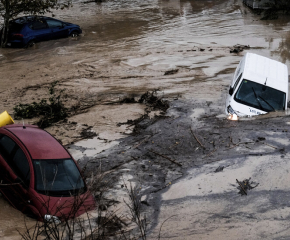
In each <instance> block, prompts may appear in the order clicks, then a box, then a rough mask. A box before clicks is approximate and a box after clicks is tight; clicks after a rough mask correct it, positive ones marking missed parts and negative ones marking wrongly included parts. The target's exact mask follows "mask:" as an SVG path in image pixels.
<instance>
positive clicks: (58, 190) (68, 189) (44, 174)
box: [33, 159, 85, 196]
mask: <svg viewBox="0 0 290 240" xmlns="http://www.w3.org/2000/svg"><path fill="white" fill-rule="evenodd" d="M33 165H34V170H35V171H34V172H35V190H36V191H37V192H39V193H42V194H45V195H49V196H71V195H76V194H81V193H83V192H84V191H85V184H84V181H83V179H82V176H81V174H80V172H79V169H78V168H77V166H76V164H75V162H74V161H73V160H72V159H64V160H34V161H33Z"/></svg>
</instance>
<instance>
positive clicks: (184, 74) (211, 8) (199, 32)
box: [0, 0, 290, 240]
mask: <svg viewBox="0 0 290 240" xmlns="http://www.w3.org/2000/svg"><path fill="white" fill-rule="evenodd" d="M54 14H55V18H58V19H61V20H64V21H67V22H72V23H75V24H78V25H80V26H81V27H82V30H83V34H82V35H81V36H79V37H78V38H77V39H60V40H55V41H49V42H41V43H37V44H36V45H35V46H34V47H33V48H29V49H0V79H1V81H0V89H1V90H0V91H1V96H0V101H1V105H0V106H1V109H2V110H3V111H4V110H7V111H8V112H9V113H11V115H12V113H13V107H14V106H15V105H16V104H18V103H31V102H33V101H39V100H40V99H42V98H43V97H46V96H48V90H47V89H48V86H49V84H50V83H51V82H53V81H59V84H58V85H57V87H58V88H59V89H66V90H65V94H66V98H67V100H66V104H67V106H74V105H79V106H81V107H82V108H83V109H84V111H83V112H82V113H78V114H77V115H74V114H72V116H70V118H69V119H68V122H63V123H60V124H56V125H55V126H52V127H49V128H48V129H47V130H48V131H49V132H51V133H52V134H53V135H54V136H55V137H56V138H57V139H59V140H61V141H62V143H63V144H65V145H67V146H69V147H70V151H71V153H72V154H73V156H74V157H75V158H76V159H77V160H82V159H84V158H85V159H87V158H95V157H97V156H98V154H99V153H101V152H102V153H101V154H103V155H106V157H107V156H109V155H110V154H112V156H115V155H114V154H116V155H117V152H118V151H119V150H120V149H121V147H120V146H121V145H120V146H119V148H118V149H117V150H118V151H117V150H114V149H113V148H114V146H118V144H119V143H120V141H121V140H120V139H126V137H127V136H128V134H130V133H131V132H132V129H133V127H131V128H130V127H128V126H124V125H121V126H120V125H117V124H118V123H124V122H126V121H127V120H130V119H137V118H138V117H140V116H141V115H142V114H144V111H145V108H146V107H145V106H144V105H142V104H139V103H134V104H122V105H120V104H119V102H120V99H123V98H124V97H140V95H141V94H143V93H145V92H146V91H148V90H154V89H160V91H161V94H162V95H164V97H165V98H166V99H168V100H169V101H170V102H171V108H170V110H169V112H168V114H167V117H172V119H174V120H175V118H176V119H177V118H178V117H179V116H184V118H186V119H187V120H186V121H185V120H184V122H182V123H181V124H177V125H176V126H175V125H174V124H175V122H174V121H173V120H172V121H173V122H174V123H173V124H172V125H170V124H171V123H167V122H166V121H167V120H166V119H165V120H164V122H162V123H163V124H164V128H163V125H161V123H160V125H158V127H156V129H155V128H154V127H152V129H153V128H154V131H156V132H158V131H159V129H165V128H167V127H168V128H169V129H170V128H172V131H173V133H172V134H173V135H174V133H175V131H176V134H177V135H176V138H179V137H180V135H181V133H180V132H179V130H178V131H177V130H176V129H178V128H179V126H182V124H185V122H186V124H188V126H189V125H190V124H191V126H194V127H196V129H202V130H200V131H203V130H204V129H205V128H207V127H208V126H210V124H211V123H210V121H209V120H204V121H205V122H202V121H201V120H200V117H203V116H204V115H207V116H212V115H215V116H214V117H213V119H214V120H212V122H215V121H216V122H217V121H222V120H220V119H225V117H226V116H225V115H223V114H224V107H225V106H224V104H225V96H226V93H227V91H228V86H229V84H230V81H231V79H232V76H233V73H234V70H235V68H236V66H237V64H238V62H239V61H240V60H241V56H243V54H244V53H245V52H246V51H244V52H241V53H240V54H235V53H230V48H231V47H232V46H234V45H235V44H243V45H250V47H251V48H250V49H249V50H247V51H250V52H253V53H257V54H260V55H263V56H266V57H270V58H272V59H275V60H278V61H281V62H283V63H285V64H287V66H288V67H289V66H290V53H289V52H290V51H289V50H290V44H289V41H290V33H289V27H290V18H287V17H283V18H281V19H278V20H274V21H261V20H259V18H260V16H257V15H254V14H253V13H252V12H251V11H250V10H249V9H248V8H247V7H245V6H244V5H243V4H242V1H241V0H215V1H206V0H205V1H199V0H147V1H125V0H122V1H117V0H116V1H113V0H112V1H109V0H108V1H106V2H103V3H94V2H91V3H83V1H74V6H73V8H71V9H69V10H67V11H56V12H55V13H54ZM174 69H178V72H177V73H176V74H173V75H164V73H165V72H166V71H168V70H174ZM175 101H176V102H175ZM116 103H118V104H117V105H116ZM180 109H182V111H181V110H180ZM216 116H217V117H216ZM32 121H33V120H25V123H31V122H32ZM206 121H208V122H206ZM259 121H263V119H260V120H259ZM265 121H267V120H265ZM19 122H22V121H19ZM200 122H202V124H201V123H200ZM154 123H155V122H154ZM284 123H285V121H284V122H283V124H284ZM166 124H167V125H166ZM219 124H220V123H219ZM230 124H232V123H230ZM242 124H245V123H242ZM213 125H214V123H213ZM225 125H226V124H225ZM245 125H246V124H245ZM86 126H89V127H91V130H92V131H94V132H95V133H96V134H97V136H98V138H94V139H90V140H84V139H82V135H81V132H82V131H83V129H84V128H85V127H86ZM186 126H187V125H186ZM234 126H235V125H233V127H234ZM267 126H268V125H267ZM283 126H284V125H283ZM255 127H256V128H258V126H255ZM285 128H286V127H285ZM287 128H288V126H287ZM152 129H151V130H152ZM152 131H153V130H152ZM160 131H161V130H160ZM180 131H181V130H180ZM186 131H187V132H188V129H187V130H186ZM186 131H185V132H182V131H181V132H182V134H183V135H185V134H186ZM220 131H222V130H220ZM267 131H271V127H269V129H267ZM144 134H145V133H144ZM156 134H157V133H156ZM225 134H227V133H226V130H225ZM237 134H243V131H240V130H239V131H238V130H237ZM247 134H248V133H247ZM251 134H254V133H249V135H247V136H246V133H245V137H247V138H250V137H252V135H251ZM267 134H268V133H267ZM269 135H270V133H269ZM201 136H202V135H201ZM145 137H147V135H144V138H145ZM170 137H172V139H174V137H173V136H171V135H170V134H168V136H167V138H165V139H169V138H170ZM281 139H282V140H281ZM281 139H280V140H281V141H282V142H281V141H280V143H277V144H281V146H282V145H283V146H286V145H287V144H288V142H285V141H286V139H287V137H286V136H284V135H283V137H282V136H281ZM79 140H82V141H80V142H78V141H79ZM135 140H136V139H135ZM135 140H134V141H135ZM139 140H140V139H138V141H139ZM272 140H273V141H276V140H275V139H272ZM124 141H125V140H124ZM126 141H128V143H126V144H128V146H130V144H131V146H133V145H135V144H136V142H134V141H133V140H132V139H129V140H126ZM130 141H131V142H130ZM138 141H137V142H138ZM150 141H151V140H150ZM156 141H157V140H156ZM156 141H155V143H156ZM172 141H175V142H179V141H177V140H172ZM277 141H278V140H277ZM140 142H141V140H140ZM152 142H154V141H153V137H152ZM160 144H161V143H160ZM177 144H178V143H177ZM184 144H185V145H186V143H184ZM195 144H196V143H195ZM161 145H162V144H161ZM128 146H127V145H124V146H122V147H123V148H124V149H126V151H127V149H129V147H128ZM196 147H199V146H198V145H197V146H196ZM111 148H112V149H113V150H110V149H111ZM188 148H191V147H190V146H188ZM108 149H109V150H108ZM171 149H172V151H173V152H174V151H175V149H174V147H173V148H171ZM212 150H214V149H212ZM262 150H263V151H264V150H265V149H262ZM266 150H267V149H266ZM103 151H105V152H103ZM106 151H108V152H106ZM110 151H111V152H110ZM114 151H115V152H114ZM124 151H125V150H124ZM128 151H129V150H128ZM132 151H133V150H132ZM134 151H135V150H134ZM136 151H137V150H136ZM196 151H197V150H196ZM198 151H199V150H198ZM198 151H197V152H198ZM239 151H241V152H242V153H243V154H244V153H246V151H249V150H248V149H239V150H237V152H236V149H234V150H233V151H232V152H231V153H232V154H233V155H234V156H235V157H237V155H238V154H239ZM120 152H121V150H120V151H119V152H118V154H119V153H120ZM209 153H210V152H207V153H206V154H209ZM175 154H176V153H175ZM200 154H201V153H200ZM119 155H120V154H119ZM144 155H145V154H144ZM144 155H142V157H144ZM177 155H178V154H177ZM84 156H85V157H84ZM128 156H133V153H132V154H131V155H128ZM186 156H187V152H186V153H184V158H186ZM188 156H189V155H188ZM221 156H223V157H225V155H218V154H217V156H214V158H215V159H209V160H208V159H207V158H206V159H205V160H204V162H206V163H210V162H214V161H219V160H222V159H223V158H222V157H221ZM199 157H200V159H201V160H199V162H198V163H196V165H194V164H191V163H188V164H184V165H183V166H184V167H183V169H181V168H178V171H179V172H178V173H177V172H174V171H175V170H174V169H171V170H169V172H167V173H165V174H164V179H165V180H164V181H165V182H166V184H167V185H168V183H169V182H170V184H171V180H172V181H175V180H176V182H174V184H175V183H176V184H177V185H176V186H177V187H178V188H179V189H183V188H184V189H187V190H185V192H186V193H188V194H185V192H180V193H178V191H176V190H174V184H173V185H172V189H169V190H168V192H166V191H167V190H166V189H165V190H162V192H161V193H160V195H158V194H159V193H156V195H158V197H157V199H158V200H156V205H154V207H152V208H155V209H153V210H152V211H151V210H150V211H151V213H152V212H153V215H154V221H153V225H152V226H151V229H150V231H151V233H152V235H151V236H156V234H157V232H158V230H159V227H160V223H162V222H163V221H164V220H166V219H167V218H168V217H170V216H171V215H177V217H176V216H175V217H174V218H172V219H171V220H170V221H168V222H167V224H165V225H164V232H166V234H165V235H164V239H170V238H172V239H193V238H195V237H194V235H196V238H197V239H245V238H244V237H243V236H242V237H240V238H237V237H236V235H235V234H236V232H234V230H231V231H232V232H230V233H229V235H227V236H225V235H223V234H222V233H221V232H219V231H222V230H216V229H217V228H218V227H217V226H218V224H219V223H217V222H215V223H214V224H215V225H214V226H213V225H211V222H210V220H208V219H210V217H211V216H210V214H209V213H212V212H214V211H215V209H217V208H219V207H221V208H223V210H224V211H226V198H225V199H223V201H221V203H220V205H219V204H217V205H215V204H214V203H213V202H211V203H210V204H207V202H206V201H207V199H206V200H204V199H202V197H201V196H202V194H200V193H199V192H198V191H197V192H196V191H195V190H196V189H195V190H190V189H191V186H193V185H194V184H195V183H192V182H190V181H188V182H186V180H184V179H183V180H182V181H185V183H184V184H183V185H182V187H180V185H178V184H180V182H178V181H177V179H178V178H180V176H181V175H182V174H184V176H187V175H188V174H189V175H190V176H192V177H193V176H197V175H198V173H197V172H196V171H198V170H196V169H193V170H192V169H191V168H192V167H194V166H200V165H201V164H202V163H203V160H202V159H204V157H202V155H199ZM121 158H122V157H120V159H121ZM144 158H145V157H144ZM277 158H278V157H277ZM140 159H141V158H140ZM190 159H191V158H190V157H188V159H187V160H186V161H188V162H190V161H191V160H190ZM226 159H227V160H229V159H230V158H229V156H228V155H227V156H226ZM275 159H276V158H275ZM285 159H286V158H285ZM125 160H126V159H125V158H124V159H123V158H122V159H121V160H120V162H125ZM147 160H148V159H147ZM147 160H146V161H147ZM244 160H245V159H243V161H244ZM117 161H119V160H118V159H116V162H117ZM229 161H230V160H229ZM241 161H242V160H241ZM245 161H250V160H248V159H246V160H245ZM261 161H264V162H265V164H269V159H262V160H261ZM276 161H277V162H279V159H278V160H277V159H276ZM110 164H111V163H110ZM223 164H229V163H228V162H224V163H223ZM281 164H282V163H281ZM152 166H153V167H152V168H154V165H152ZM217 166H218V164H217V163H216V165H213V166H209V167H210V168H215V167H217ZM126 167H127V166H126ZM131 167H132V166H131ZM155 167H156V166H155ZM187 167H188V168H189V169H191V170H190V172H189V173H187V169H186V168H187ZM255 167H256V166H251V169H255ZM204 168H205V169H207V168H206V166H205V167H204ZM132 169H133V168H132ZM233 169H235V167H233ZM107 170H109V167H108V169H107ZM135 170H136V169H135ZM137 170H139V171H141V170H142V168H141V170H140V169H137ZM156 171H157V170H156ZM170 171H171V172H170ZM205 171H207V170H205ZM265 171H266V170H265ZM253 172H254V170H253ZM275 174H279V173H275ZM285 174H286V173H285ZM287 174H288V173H287ZM233 175H235V173H234V174H233ZM154 176H155V175H154ZM162 176H163V175H162ZM206 177H207V176H205V177H204V176H203V175H202V176H201V177H200V179H201V180H200V181H201V182H202V181H204V178H206ZM223 177H224V178H228V175H225V176H223ZM243 177H244V176H243V175H241V176H240V178H243ZM245 177H250V176H245ZM136 179H137V177H136ZM144 179H145V178H144ZM146 179H147V178H146ZM148 179H150V178H148ZM148 179H147V180H148ZM257 179H258V180H261V181H262V177H261V178H260V176H258V175H257ZM287 179H288V178H287ZM155 180H156V179H155ZM189 180H190V179H189ZM136 181H137V180H136ZM150 181H151V180H148V182H149V183H150ZM162 181H163V180H162ZM182 181H181V182H182ZM211 181H212V180H211ZM210 184H211V185H210ZM210 184H209V185H210V186H213V185H214V183H212V182H210ZM233 184H234V182H233ZM283 184H284V182H283ZM149 185H150V184H149ZM194 186H195V185H194ZM196 186H197V185H196ZM283 186H284V185H283ZM227 187H228V185H227ZM227 187H225V188H224V189H223V191H227V192H230V190H229V189H228V188H227ZM284 187H285V186H284ZM161 188H163V186H159V187H156V189H157V190H158V191H159V190H160V189H161ZM214 188H217V186H215V185H214ZM167 189H168V188H167ZM157 190H156V192H157ZM207 190H208V192H209V191H210V189H207ZM266 190H269V188H267V187H265V188H263V191H266ZM284 190H285V191H286V190H288V188H286V187H285V188H284V189H283V191H284ZM208 192H207V193H206V194H208ZM215 193H216V194H218V193H220V192H215ZM154 194H155V193H154ZM190 194H191V195H190ZM149 195H150V194H149ZM149 195H148V196H149ZM154 196H155V195H154ZM190 196H195V199H196V202H194V204H193V203H192V201H193V200H192V199H193V198H194V197H193V198H192V199H190ZM196 196H198V197H196ZM217 198H219V196H218V197H217ZM148 199H150V197H148ZM188 199H189V200H188ZM208 199H210V198H208ZM261 201H262V200H261ZM162 204H163V205H162ZM191 204H193V205H192V206H191ZM239 204H242V203H240V202H239ZM285 204H286V203H285ZM161 205H162V206H161ZM155 206H158V207H155ZM198 208H202V209H204V212H196V211H195V209H198ZM156 209H157V210H158V209H160V213H159V212H158V213H157V210H156ZM251 209H254V207H253V208H251ZM185 212H188V213H190V214H189V215H184V214H185ZM232 213H233V215H235V214H236V215H239V212H238V211H237V212H235V211H234V210H233V211H232ZM0 214H1V218H0V238H1V239H3V240H8V239H9V240H16V239H20V237H19V235H18V233H17V232H16V229H19V230H20V231H23V224H22V223H23V217H24V216H23V215H22V214H21V213H19V212H18V211H17V210H15V209H13V208H12V207H10V206H9V205H8V204H7V202H6V201H5V200H4V199H2V198H0ZM198 214H200V215H199V216H202V218H204V219H207V220H208V221H207V220H205V221H204V222H194V224H190V223H191V222H190V220H188V219H189V218H191V217H192V216H197V215H198ZM216 214H220V215H223V214H224V213H221V212H219V213H216ZM180 216H182V217H180ZM268 216H270V215H267V216H265V219H266V218H267V217H268ZM271 216H272V215H271ZM271 216H270V218H271ZM207 217H208V218H207ZM287 217H288V215H287V216H285V218H283V219H284V220H285V219H287ZM257 218H258V217H257ZM181 219H182V221H181ZM187 220H188V221H187ZM256 220H257V219H256ZM28 221H29V224H33V220H28ZM224 221H226V220H224ZM257 221H258V220H257ZM265 221H266V220H265ZM178 222H180V225H178V227H177V228H175V226H176V224H177V223H178ZM207 224H209V225H207ZM221 224H225V225H224V226H225V228H224V229H225V231H228V229H231V226H232V225H230V224H229V223H224V222H222V223H221ZM239 224H241V225H242V224H243V223H240V222H237V225H239ZM248 224H253V222H248ZM267 224H268V223H267ZM275 224H277V225H278V221H277V222H275ZM237 225H235V227H236V226H237ZM193 227H194V228H195V231H191V228H193ZM258 227H259V226H255V228H254V230H253V229H252V230H249V229H251V228H250V226H249V227H248V228H247V231H248V232H249V231H256V228H258ZM284 227H285V228H286V226H284V225H283V226H282V227H281V228H280V227H277V228H274V227H273V228H270V230H271V231H276V230H277V231H280V233H281V232H283V231H285V228H284ZM264 228H265V224H264V225H263V229H264ZM205 229H206V230H205ZM213 229H214V230H216V231H217V232H218V233H217V236H219V238H215V237H214V236H215V234H216V232H215V231H213ZM233 229H234V228H233ZM266 230H267V229H264V230H263V231H266ZM270 230H269V229H268V230H267V231H270ZM207 233H208V234H211V235H210V236H209V235H207ZM288 234H289V235H290V233H289V232H287V231H286V233H285V234H284V235H283V233H281V234H280V235H279V237H283V236H286V235H288ZM289 235H288V236H289ZM181 236H187V238H185V237H181ZM246 236H248V238H249V239H259V238H252V237H251V234H250V233H249V234H248V235H246ZM277 236H278V235H277ZM265 239H266V238H265ZM269 239H273V238H272V237H271V238H269ZM281 239H283V238H281ZM284 239H286V238H284Z"/></svg>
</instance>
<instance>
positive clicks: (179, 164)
mask: <svg viewBox="0 0 290 240" xmlns="http://www.w3.org/2000/svg"><path fill="white" fill-rule="evenodd" d="M149 151H150V152H152V153H154V154H156V155H158V156H160V157H163V158H165V159H167V160H169V161H170V162H172V163H174V164H176V165H178V166H180V167H182V164H181V163H178V162H175V161H174V160H172V159H171V158H169V157H167V156H164V155H162V154H160V153H157V152H155V151H153V150H149Z"/></svg>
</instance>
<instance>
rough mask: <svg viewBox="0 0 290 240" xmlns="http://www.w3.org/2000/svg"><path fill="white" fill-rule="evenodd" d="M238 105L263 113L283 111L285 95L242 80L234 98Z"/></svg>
mask: <svg viewBox="0 0 290 240" xmlns="http://www.w3.org/2000/svg"><path fill="white" fill-rule="evenodd" d="M234 99H235V100H236V101H237V102H238V103H242V104H245V105H247V106H250V107H254V108H257V109H260V110H262V111H265V112H273V111H279V110H285V101H286V94H285V93H284V92H282V91H279V90H277V89H274V88H271V87H268V86H265V85H262V84H259V83H256V82H252V81H249V80H246V79H243V80H242V82H241V84H240V87H239V89H238V91H237V93H236V95H235V98H234Z"/></svg>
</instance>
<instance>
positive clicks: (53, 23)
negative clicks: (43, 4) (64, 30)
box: [46, 19, 63, 28]
mask: <svg viewBox="0 0 290 240" xmlns="http://www.w3.org/2000/svg"><path fill="white" fill-rule="evenodd" d="M46 23H47V25H48V27H49V28H55V27H62V26H63V25H62V22H60V21H56V20H52V19H46Z"/></svg>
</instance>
